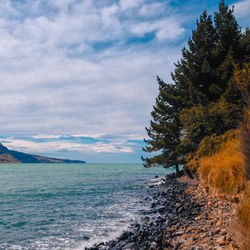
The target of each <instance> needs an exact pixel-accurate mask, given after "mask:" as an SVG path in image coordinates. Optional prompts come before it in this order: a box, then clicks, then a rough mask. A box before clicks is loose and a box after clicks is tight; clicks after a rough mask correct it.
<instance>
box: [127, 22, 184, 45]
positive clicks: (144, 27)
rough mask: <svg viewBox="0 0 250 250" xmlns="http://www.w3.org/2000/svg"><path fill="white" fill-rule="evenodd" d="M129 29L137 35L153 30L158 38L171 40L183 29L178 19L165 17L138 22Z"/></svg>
mask: <svg viewBox="0 0 250 250" xmlns="http://www.w3.org/2000/svg"><path fill="white" fill-rule="evenodd" d="M131 31H132V32H133V33H134V34H136V35H139V36H144V35H145V34H146V33H150V32H153V31H154V32H156V37H157V39H159V40H173V39H176V38H178V37H179V36H180V35H181V34H182V33H183V32H184V31H185V29H184V28H182V27H181V25H180V21H177V19H174V18H165V19H162V20H157V21H155V22H139V23H138V24H136V25H134V26H132V27H131Z"/></svg>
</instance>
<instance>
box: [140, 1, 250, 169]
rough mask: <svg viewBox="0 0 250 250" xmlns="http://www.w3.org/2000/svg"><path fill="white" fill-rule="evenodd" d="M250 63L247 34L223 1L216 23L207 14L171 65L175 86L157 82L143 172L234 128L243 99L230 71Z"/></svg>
mask: <svg viewBox="0 0 250 250" xmlns="http://www.w3.org/2000/svg"><path fill="white" fill-rule="evenodd" d="M248 60H249V30H248V29H247V30H246V32H245V34H242V33H241V29H240V27H239V26H238V24H237V21H236V20H235V17H234V16H233V8H232V9H229V8H228V6H226V5H225V3H224V1H221V2H220V4H219V11H218V12H216V13H215V14H214V18H213V17H212V16H210V15H207V13H206V11H204V12H203V14H202V15H201V16H200V18H199V20H198V21H197V25H196V30H194V31H192V37H191V38H190V39H189V40H188V46H187V48H184V49H183V50H182V58H181V59H180V60H179V61H178V62H177V63H176V64H175V71H174V73H173V74H172V79H173V81H174V84H172V85H171V84H166V83H164V82H163V81H161V80H160V79H159V78H158V84H159V95H158V97H157V98H156V105H155V106H154V107H153V112H152V113H151V115H152V118H153V120H152V121H151V123H150V127H149V128H146V130H147V133H148V136H149V137H150V138H151V139H150V140H145V142H146V143H147V144H148V146H147V147H145V148H144V150H145V151H146V152H149V153H151V152H157V153H159V154H158V155H156V156H153V157H152V158H146V159H143V160H144V161H145V165H146V166H152V165H154V164H162V165H165V166H170V165H171V164H172V165H175V164H178V163H180V162H181V161H183V157H182V156H183V155H184V154H187V153H191V152H195V151H196V150H197V147H198V145H199V143H200V141H201V140H202V139H203V138H204V137H206V136H210V135H212V134H216V135H221V134H223V133H225V132H226V131H227V130H230V129H234V128H236V127H237V125H238V123H239V121H240V120H241V118H242V117H241V112H240V111H241V110H242V107H243V101H242V100H243V98H242V95H241V93H240V91H239V90H238V89H237V88H236V82H235V78H234V65H235V64H237V65H243V64H244V63H246V62H248Z"/></svg>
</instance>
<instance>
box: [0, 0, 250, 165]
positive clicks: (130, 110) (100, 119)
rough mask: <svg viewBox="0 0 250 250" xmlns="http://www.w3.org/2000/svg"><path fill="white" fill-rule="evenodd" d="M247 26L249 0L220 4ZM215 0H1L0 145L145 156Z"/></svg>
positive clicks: (103, 159)
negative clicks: (184, 52)
mask: <svg viewBox="0 0 250 250" xmlns="http://www.w3.org/2000/svg"><path fill="white" fill-rule="evenodd" d="M225 2H226V4H227V5H230V6H231V5H234V10H235V12H234V14H235V16H236V19H237V21H238V23H239V25H240V26H241V27H243V28H245V27H247V26H248V25H249V19H250V18H249V13H248V10H249V9H250V1H249V0H243V1H225ZM218 4H219V1H214V0H203V1H198V0H192V1H190V0H177V1H171V0H155V1H152V0H0V79H1V82H0V124H1V126H0V142H1V143H3V144H4V145H5V146H7V147H8V148H9V149H12V150H18V151H22V152H26V153H32V154H39V155H44V156H51V157H60V158H69V159H78V160H86V161H87V162H89V163H141V159H140V156H141V155H142V154H143V153H142V150H141V148H142V146H143V145H144V143H143V138H147V135H146V132H145V126H149V122H150V118H151V117H150V112H151V111H152V106H153V105H154V102H155V97H156V96H157V94H158V89H157V87H158V86H157V82H156V76H157V75H159V76H160V77H161V78H162V79H163V80H165V81H167V82H171V76H170V73H171V71H173V70H174V62H177V60H178V59H179V58H180V57H181V49H182V48H183V47H184V46H185V45H186V43H187V39H188V38H189V37H190V36H191V33H192V30H193V29H195V24H196V20H197V18H199V15H200V14H201V13H202V12H203V10H205V9H206V10H207V12H208V13H209V14H213V13H214V12H215V11H216V10H217V9H218Z"/></svg>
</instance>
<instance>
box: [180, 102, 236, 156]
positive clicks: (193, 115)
mask: <svg viewBox="0 0 250 250" xmlns="http://www.w3.org/2000/svg"><path fill="white" fill-rule="evenodd" d="M180 119H181V121H182V124H183V126H184V128H185V133H186V134H185V137H184V140H183V141H182V142H181V144H180V146H179V151H180V152H184V153H189V152H190V151H191V152H195V151H196V150H197V148H198V145H199V143H200V141H201V140H202V139H203V138H205V137H207V136H211V135H213V134H215V135H217V136H218V135H222V134H224V133H225V132H226V131H228V130H231V129H236V128H237V126H238V121H239V120H240V119H241V109H240V107H239V106H238V105H235V104H232V103H228V102H226V101H225V100H224V99H222V100H220V101H219V102H217V103H213V102H212V103H209V104H208V105H207V106H204V105H201V104H199V105H196V106H194V107H192V108H190V109H185V110H184V111H183V112H182V113H181V114H180Z"/></svg>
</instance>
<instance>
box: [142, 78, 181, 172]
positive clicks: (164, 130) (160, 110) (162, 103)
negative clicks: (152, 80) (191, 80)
mask: <svg viewBox="0 0 250 250" xmlns="http://www.w3.org/2000/svg"><path fill="white" fill-rule="evenodd" d="M157 81H158V84H159V95H158V97H157V98H156V104H155V106H153V111H152V112H151V115H152V118H153V120H151V122H150V127H149V128H146V131H147V133H148V136H149V137H150V138H151V140H144V141H145V142H146V143H147V146H146V147H145V148H143V150H144V151H146V152H149V153H152V152H157V153H159V154H158V155H156V156H153V157H151V158H143V157H142V159H143V161H144V166H145V167H151V166H155V165H158V164H160V165H163V166H164V167H171V166H173V165H175V166H176V172H178V171H179V164H180V162H181V159H180V157H179V154H178V153H177V151H176V148H177V146H178V145H179V144H180V139H181V136H180V135H181V130H180V127H181V124H180V121H179V112H180V110H181V109H180V107H179V106H180V103H181V102H182V100H181V97H179V98H178V97H176V89H175V86H173V85H171V84H167V83H165V82H163V81H162V80H161V79H160V78H159V77H157Z"/></svg>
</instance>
